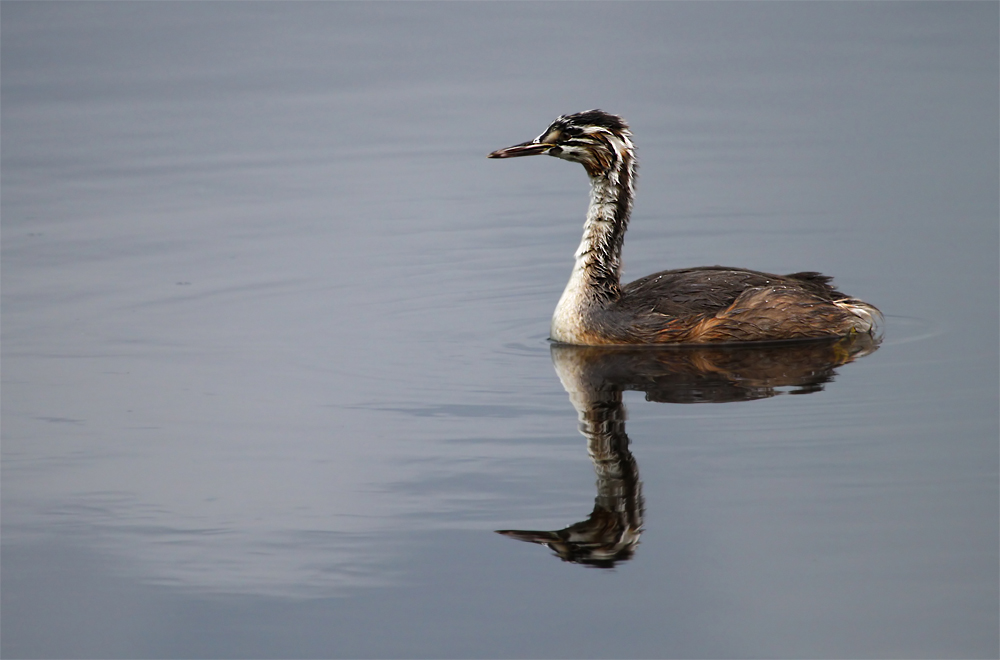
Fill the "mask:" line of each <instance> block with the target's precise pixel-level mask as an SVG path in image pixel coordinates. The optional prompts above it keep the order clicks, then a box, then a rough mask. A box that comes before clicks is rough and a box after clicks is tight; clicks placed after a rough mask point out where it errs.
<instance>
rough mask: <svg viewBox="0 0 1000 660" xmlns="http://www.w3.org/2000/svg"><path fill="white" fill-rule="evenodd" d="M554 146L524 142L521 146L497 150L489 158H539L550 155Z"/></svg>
mask: <svg viewBox="0 0 1000 660" xmlns="http://www.w3.org/2000/svg"><path fill="white" fill-rule="evenodd" d="M554 146H555V145H553V144H546V143H545V142H522V143H521V144H515V145H514V146H513V147H507V148H506V149H497V150H496V151H494V152H493V153H491V154H490V155H489V156H487V158H517V157H518V156H539V155H541V154H545V153H548V151H549V149H551V148H552V147H554Z"/></svg>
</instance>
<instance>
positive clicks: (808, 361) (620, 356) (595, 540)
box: [497, 334, 879, 568]
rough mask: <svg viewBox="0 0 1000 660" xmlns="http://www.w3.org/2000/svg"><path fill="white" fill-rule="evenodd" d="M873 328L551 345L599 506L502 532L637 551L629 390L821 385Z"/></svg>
mask: <svg viewBox="0 0 1000 660" xmlns="http://www.w3.org/2000/svg"><path fill="white" fill-rule="evenodd" d="M878 343H879V342H878V339H874V338H872V337H871V336H870V335H868V334H858V335H855V336H853V337H845V338H842V339H838V340H834V341H829V340H824V341H809V342H799V343H793V344H788V343H786V344H780V345H778V344H772V345H742V346H732V345H731V346H714V347H694V346H674V347H663V348H659V347H657V348H653V347H647V346H643V347H597V346H572V345H568V344H553V345H552V362H553V363H554V365H555V368H556V373H558V374H559V380H561V381H562V384H563V387H564V388H565V389H566V392H567V393H568V394H569V399H570V402H571V403H572V404H573V407H574V408H576V411H577V414H578V416H579V420H580V433H582V434H583V436H584V437H585V438H586V439H587V453H588V454H590V458H591V460H592V461H593V463H594V470H595V472H596V473H597V497H596V498H595V500H594V510H593V511H592V512H591V513H590V516H588V517H587V519H586V520H582V521H580V522H578V523H575V524H573V525H570V526H569V527H566V528H564V529H560V530H553V531H532V530H498V532H497V533H499V534H503V535H504V536H508V537H510V538H514V539H518V540H520V541H529V542H531V543H538V544H540V545H545V546H548V547H549V548H550V549H551V550H552V551H553V552H554V553H555V555H556V556H557V557H559V558H560V559H562V560H563V561H568V562H573V563H577V564H584V565H588V566H596V567H600V568H611V567H613V566H614V565H615V564H616V563H618V562H621V561H625V560H628V559H631V558H632V556H633V555H634V554H635V548H636V546H637V545H638V544H639V537H640V536H641V535H642V516H643V506H644V503H643V499H642V482H641V481H639V468H638V466H637V465H636V462H635V458H634V457H633V456H632V453H631V452H630V451H629V438H628V435H626V433H625V405H624V404H623V403H622V392H623V391H625V390H638V391H641V392H645V393H646V400H647V401H657V402H662V403H726V402H731V401H752V400H756V399H766V398H769V397H772V396H776V395H778V394H782V393H788V394H809V393H812V392H819V391H821V390H822V389H823V387H824V384H825V383H828V382H830V381H831V380H833V377H834V375H835V374H836V371H835V369H836V368H837V367H839V366H842V365H845V364H848V363H849V362H853V361H854V360H856V359H858V358H860V357H863V356H865V355H868V354H869V353H872V352H874V351H875V350H876V349H877V348H878Z"/></svg>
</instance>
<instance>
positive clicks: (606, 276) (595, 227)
mask: <svg viewBox="0 0 1000 660" xmlns="http://www.w3.org/2000/svg"><path fill="white" fill-rule="evenodd" d="M629 146H631V145H629ZM621 156H622V157H620V158H619V159H618V161H617V163H616V164H617V167H615V168H613V169H612V170H611V171H610V172H607V173H602V174H597V175H592V176H591V179H590V207H589V208H588V209H587V220H586V222H585V223H584V225H583V239H582V240H581V241H580V246H579V247H578V248H577V249H576V254H575V255H574V256H575V263H574V264H573V271H572V273H571V274H570V277H569V282H568V283H567V284H566V289H565V290H564V291H563V294H562V297H561V298H560V299H559V304H558V305H556V311H555V313H554V314H553V316H552V328H551V336H552V339H554V340H555V341H561V342H566V343H571V344H580V343H588V342H587V340H586V334H587V329H588V323H587V320H588V319H587V317H588V311H591V310H594V309H595V308H600V307H603V306H606V305H607V304H609V303H611V302H614V301H616V300H618V297H619V295H620V294H621V253H622V243H623V242H624V238H625V230H626V229H627V228H628V221H629V216H630V214H631V211H632V196H633V181H634V179H635V165H634V161H633V158H632V154H631V149H627V150H623V151H622V153H621Z"/></svg>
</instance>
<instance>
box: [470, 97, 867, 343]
mask: <svg viewBox="0 0 1000 660" xmlns="http://www.w3.org/2000/svg"><path fill="white" fill-rule="evenodd" d="M541 154H547V155H549V156H555V157H556V158H562V159H563V160H569V161H573V162H576V163H581V164H582V165H583V167H584V168H585V169H586V170H587V174H588V175H589V176H590V208H589V209H588V210H587V220H586V222H585V223H584V225H583V240H582V241H581V243H580V247H579V248H577V250H576V255H575V256H576V264H575V265H574V267H573V272H572V274H571V275H570V278H569V283H568V284H567V285H566V290H565V291H563V294H562V298H560V299H559V304H558V305H557V306H556V311H555V313H554V314H553V316H552V330H551V336H552V339H553V340H554V341H557V342H563V343H567V344H583V345H599V344H666V343H673V344H679V343H691V344H701V343H710V342H712V343H718V342H751V341H781V340H787V339H812V338H822V337H839V336H845V335H850V334H852V333H856V332H868V333H874V332H875V330H876V326H877V324H878V322H879V321H880V320H881V316H882V315H881V313H880V312H879V311H878V309H876V308H875V307H874V306H872V305H869V304H868V303H865V302H862V301H860V300H855V299H854V298H849V297H847V296H845V295H844V294H842V293H841V292H839V291H837V290H836V289H834V288H833V287H832V286H830V281H831V278H829V277H826V276H824V275H820V274H819V273H814V272H803V273H792V274H791V275H772V274H770V273H761V272H757V271H753V270H744V269H741V268H725V267H722V266H707V267H702V268H684V269H680V270H665V271H663V272H660V273H655V274H653V275H648V276H646V277H643V278H642V279H639V280H636V281H635V282H631V283H629V284H625V285H622V284H621V252H622V242H623V241H624V238H625V230H626V229H627V228H628V221H629V214H630V213H631V212H632V198H633V196H634V193H635V177H636V160H635V147H634V146H633V144H632V133H631V132H630V131H629V128H628V124H626V123H625V120H624V119H622V118H621V117H619V116H617V115H612V114H609V113H607V112H604V111H603V110H588V111H587V112H580V113H577V114H573V115H563V116H561V117H559V118H558V119H556V120H555V121H554V122H552V124H551V125H550V126H549V127H548V128H547V129H545V132H544V133H542V134H541V135H539V136H538V137H536V138H535V139H534V140H531V141H530V142H524V143H521V144H516V145H514V146H512V147H507V148H506V149H499V150H497V151H494V152H493V153H491V154H490V155H489V157H490V158H514V157H517V156H538V155H541Z"/></svg>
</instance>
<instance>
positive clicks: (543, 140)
mask: <svg viewBox="0 0 1000 660" xmlns="http://www.w3.org/2000/svg"><path fill="white" fill-rule="evenodd" d="M634 148H635V147H634V146H633V144H632V133H631V131H629V129H628V124H626V123H625V120H624V119H622V118H621V117H619V116H618V115H612V114H610V113H607V112H604V111H603V110H588V111H587V112H578V113H576V114H573V115H563V116H561V117H559V118H558V119H556V120H555V121H554V122H552V124H551V125H549V127H548V128H547V129H545V131H544V132H543V133H542V134H541V135H539V136H538V137H536V138H535V139H534V140H530V141H528V142H522V143H521V144H515V145H514V146H512V147H507V148H506V149H498V150H497V151H494V152H493V153H491V154H490V155H489V158H516V157H518V156H539V155H542V154H546V155H549V156H555V157H556V158H562V159H563V160H569V161H573V162H575V163H582V164H583V166H584V167H585V168H586V169H587V174H589V175H590V176H591V177H599V176H608V175H609V174H610V173H611V172H612V171H614V170H616V169H618V168H619V167H620V166H621V165H622V164H623V162H624V161H625V160H626V159H628V160H631V159H632V152H633V150H634Z"/></svg>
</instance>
